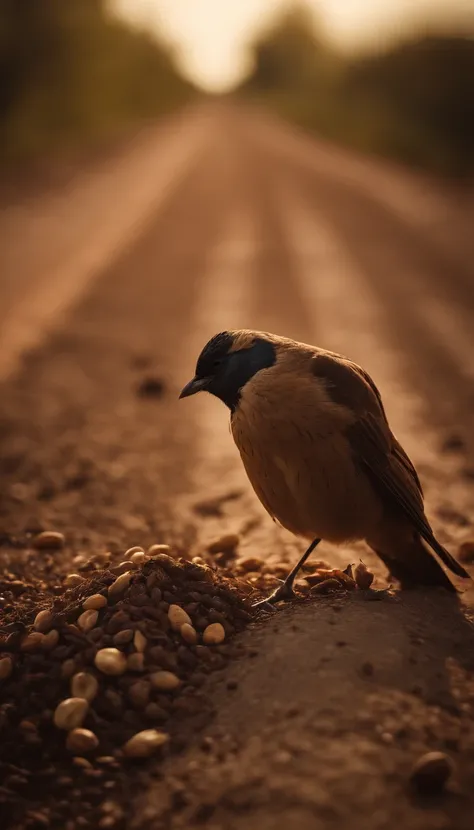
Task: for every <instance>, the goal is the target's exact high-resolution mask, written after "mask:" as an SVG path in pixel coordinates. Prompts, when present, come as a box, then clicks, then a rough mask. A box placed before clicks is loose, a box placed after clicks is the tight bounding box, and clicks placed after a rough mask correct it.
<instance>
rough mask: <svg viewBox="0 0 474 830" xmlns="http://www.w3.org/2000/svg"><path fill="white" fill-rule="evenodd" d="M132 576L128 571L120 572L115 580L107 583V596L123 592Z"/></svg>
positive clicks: (116, 595)
mask: <svg viewBox="0 0 474 830" xmlns="http://www.w3.org/2000/svg"><path fill="white" fill-rule="evenodd" d="M131 578H132V574H131V573H130V571H127V572H126V573H123V574H121V576H118V577H117V579H116V580H115V582H112V585H109V589H108V594H109V597H118V596H120V594H123V593H124V591H125V590H126V589H127V588H128V586H129V585H130V580H131Z"/></svg>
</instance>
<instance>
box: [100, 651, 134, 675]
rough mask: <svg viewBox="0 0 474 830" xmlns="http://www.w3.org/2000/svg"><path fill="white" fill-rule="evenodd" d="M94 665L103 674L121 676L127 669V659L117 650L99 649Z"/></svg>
mask: <svg viewBox="0 0 474 830" xmlns="http://www.w3.org/2000/svg"><path fill="white" fill-rule="evenodd" d="M94 663H95V665H96V667H97V668H98V669H99V671H101V672H102V673H103V674H109V675H119V674H123V673H124V671H125V670H126V668H127V658H126V657H125V655H124V654H122V652H121V651H119V650H118V648H101V649H100V651H98V652H97V654H96V656H95V660H94Z"/></svg>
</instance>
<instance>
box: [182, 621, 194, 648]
mask: <svg viewBox="0 0 474 830" xmlns="http://www.w3.org/2000/svg"><path fill="white" fill-rule="evenodd" d="M179 630H180V634H181V636H182V638H183V640H184V641H185V643H189V645H191V646H193V645H195V644H196V643H197V641H198V635H197V631H196V629H195V628H193V626H192V625H189V623H184V625H182V626H181V628H180V629H179Z"/></svg>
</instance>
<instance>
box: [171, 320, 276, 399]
mask: <svg viewBox="0 0 474 830" xmlns="http://www.w3.org/2000/svg"><path fill="white" fill-rule="evenodd" d="M238 334H239V332H229V331H222V332H220V333H219V334H216V335H215V336H214V337H212V338H211V340H209V342H208V343H207V344H206V346H205V347H204V349H203V350H202V352H201V354H200V355H199V358H198V362H197V365H196V375H195V377H194V378H193V379H192V380H191V381H190V382H189V383H188V384H187V385H186V386H185V387H184V389H183V391H182V392H181V395H180V397H182V398H185V397H187V396H188V395H194V394H195V393H196V392H201V391H205V392H210V393H211V394H212V395H215V396H216V397H217V398H220V400H221V401H223V402H224V403H225V404H226V405H227V406H228V407H229V409H230V410H231V412H234V411H235V408H236V407H237V405H238V403H239V400H240V395H241V390H242V388H243V387H244V386H245V384H246V383H247V382H248V381H249V380H250V379H251V378H252V377H253V376H254V375H255V374H256V373H257V372H259V371H260V370H261V369H267V368H269V367H270V366H273V364H274V363H275V361H276V352H275V347H274V345H273V343H271V342H270V340H267V339H266V338H264V337H259V336H257V335H256V336H255V338H253V339H251V341H250V343H249V345H246V346H245V348H241V349H239V348H237V349H235V348H234V345H235V340H236V336H237V335H238Z"/></svg>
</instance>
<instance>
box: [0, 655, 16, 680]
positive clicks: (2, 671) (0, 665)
mask: <svg viewBox="0 0 474 830" xmlns="http://www.w3.org/2000/svg"><path fill="white" fill-rule="evenodd" d="M12 671H13V661H12V660H11V658H10V657H1V658H0V680H7V678H8V677H10V675H11V673H12Z"/></svg>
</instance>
